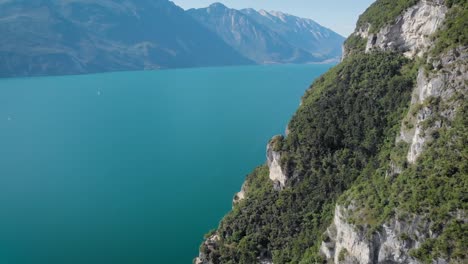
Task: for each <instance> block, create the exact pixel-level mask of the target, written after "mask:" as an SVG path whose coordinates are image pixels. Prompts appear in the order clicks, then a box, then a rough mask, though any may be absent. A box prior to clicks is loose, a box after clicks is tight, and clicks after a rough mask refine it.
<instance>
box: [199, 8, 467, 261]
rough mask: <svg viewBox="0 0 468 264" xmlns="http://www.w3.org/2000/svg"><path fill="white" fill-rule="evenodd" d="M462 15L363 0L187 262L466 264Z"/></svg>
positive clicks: (457, 11)
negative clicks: (330, 59) (210, 234)
mask: <svg viewBox="0 0 468 264" xmlns="http://www.w3.org/2000/svg"><path fill="white" fill-rule="evenodd" d="M467 12H468V4H467V3H466V1H442V0H432V1H429V0H427V1H426V0H419V1H417V0H407V1H403V0H402V1H390V0H378V1H376V2H375V3H374V4H373V5H372V6H371V7H370V8H369V9H368V10H367V11H366V13H364V14H363V15H362V16H361V18H360V21H359V22H358V26H357V29H356V32H355V33H353V34H352V35H351V36H350V38H349V39H348V40H347V41H346V43H345V46H344V56H343V60H342V63H341V64H340V65H338V66H337V67H335V68H333V69H332V70H331V71H330V72H329V73H327V74H325V75H324V76H322V77H321V78H319V79H318V80H317V81H316V82H315V83H314V84H313V85H312V87H311V89H309V90H308V91H307V92H306V94H305V95H304V97H303V98H302V104H301V106H300V107H299V109H298V111H297V113H296V114H295V116H294V117H293V118H292V120H291V122H290V124H289V126H288V135H287V136H286V137H281V136H280V137H275V138H273V139H272V141H270V143H269V144H268V146H267V166H263V167H260V168H258V169H257V170H255V171H254V172H253V173H252V174H251V175H250V176H249V177H248V178H247V180H246V183H245V184H244V186H243V192H242V199H239V200H238V202H237V203H236V204H235V205H234V208H233V211H232V212H231V213H229V214H228V215H227V216H226V217H225V219H223V221H222V222H221V224H220V226H219V228H218V230H217V231H216V236H217V241H216V242H215V243H214V244H215V245H216V246H213V243H212V244H210V246H209V247H208V246H207V244H206V242H205V244H203V245H202V247H201V249H202V253H203V254H200V257H199V258H198V259H197V261H198V262H199V263H323V262H329V263H465V262H466V261H467V254H466V252H468V249H467V244H466V234H467V230H468V217H467V215H466V209H467V208H468V204H467V200H466V186H467V184H468V182H467V181H468V167H467V165H466V164H467V163H466V161H467V156H466V153H467V147H468V141H467V140H468V103H467V100H466V98H467V96H468V87H467V84H468V72H467V64H468V63H467V59H468V52H467V51H468V41H467V39H468V32H467V27H466V19H465V18H466V16H467ZM239 197H240V196H239ZM209 241H211V242H212V240H209Z"/></svg>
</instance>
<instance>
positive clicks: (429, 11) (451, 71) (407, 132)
mask: <svg viewBox="0 0 468 264" xmlns="http://www.w3.org/2000/svg"><path fill="white" fill-rule="evenodd" d="M446 12H447V7H445V6H444V5H443V1H425V0H422V1H420V2H419V3H418V4H416V5H415V6H413V7H411V8H409V9H408V10H407V11H406V12H405V13H404V14H403V15H401V16H399V17H398V18H397V19H396V21H395V22H394V23H393V24H391V25H388V26H386V27H384V28H382V29H381V30H380V31H379V32H378V33H376V34H370V33H369V28H370V25H368V26H367V27H364V28H360V29H358V30H357V31H356V32H355V33H354V34H355V35H358V36H360V37H362V38H367V45H366V52H372V51H374V50H393V51H399V52H402V53H404V54H405V56H407V57H409V58H414V57H422V56H423V55H424V54H427V52H428V51H429V50H430V46H431V44H432V42H431V40H430V35H431V34H433V33H434V32H436V30H437V29H438V28H439V27H440V26H441V25H442V22H443V20H444V18H445V14H446ZM467 61H468V47H466V46H465V47H458V48H456V49H454V50H451V51H449V52H446V53H444V54H441V55H439V56H437V57H430V56H429V58H428V59H427V63H430V64H431V65H432V68H433V69H432V70H428V69H425V68H420V69H419V73H418V76H417V83H416V86H415V87H414V89H413V94H412V100H411V106H410V111H409V113H408V115H407V117H406V118H405V119H404V122H403V123H404V124H403V123H402V125H401V131H400V135H399V136H398V137H397V138H396V141H397V142H399V141H404V142H406V143H408V145H409V150H408V154H407V161H408V163H410V164H412V163H416V162H417V159H418V157H419V156H420V155H421V153H422V152H423V151H424V149H425V146H426V145H427V143H428V142H430V140H431V135H432V134H433V133H434V132H436V131H437V130H438V129H440V128H441V127H443V126H445V125H446V123H448V122H445V121H447V120H451V119H453V118H454V116H455V111H456V109H457V107H458V106H459V103H460V101H457V100H460V99H457V98H456V95H458V97H460V95H461V98H466V96H467V95H468V88H467V85H466V84H467V82H468V69H467V65H466V62H467ZM390 167H391V168H390V170H391V173H390V174H392V175H395V174H399V173H401V171H402V168H399V167H398V166H397V165H395V164H394V163H391V164H390ZM388 174H389V173H387V175H388ZM354 210H355V208H353V206H349V207H347V208H344V207H343V206H340V205H337V206H336V208H335V215H334V219H333V223H332V224H331V225H330V226H329V228H328V229H327V231H326V233H325V237H326V239H325V240H324V241H322V244H321V247H320V252H321V253H322V254H323V255H324V256H325V257H326V258H327V259H328V260H330V261H333V262H334V263H362V264H367V263H369V264H370V263H419V262H418V261H417V260H416V259H414V258H412V257H411V256H410V254H409V251H410V250H411V249H415V248H418V247H419V246H420V245H421V244H422V243H423V242H424V241H426V240H427V239H429V238H436V237H437V236H438V234H436V233H433V232H432V231H430V229H429V226H430V225H431V223H430V222H428V220H427V219H426V218H424V217H423V216H419V215H412V216H410V217H409V219H405V220H402V219H399V218H398V217H397V216H394V217H391V218H390V219H389V220H388V221H386V222H385V223H384V224H383V225H382V226H381V228H380V229H379V231H375V232H368V231H369V230H366V227H364V226H360V225H355V224H352V223H350V217H349V214H350V213H351V212H352V211H354ZM458 217H461V219H463V221H465V222H466V221H467V218H466V217H464V216H463V214H462V216H458ZM434 263H448V260H445V259H437V260H435V261H434Z"/></svg>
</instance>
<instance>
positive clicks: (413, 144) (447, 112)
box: [397, 47, 468, 163]
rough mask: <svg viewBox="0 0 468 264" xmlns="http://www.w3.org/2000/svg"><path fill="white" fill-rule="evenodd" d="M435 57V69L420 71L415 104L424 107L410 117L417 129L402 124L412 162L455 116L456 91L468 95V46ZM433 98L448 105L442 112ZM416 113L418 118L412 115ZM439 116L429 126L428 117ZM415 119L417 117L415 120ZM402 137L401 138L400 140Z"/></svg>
mask: <svg viewBox="0 0 468 264" xmlns="http://www.w3.org/2000/svg"><path fill="white" fill-rule="evenodd" d="M430 60H434V62H433V67H434V68H435V69H438V70H436V71H435V72H427V71H426V70H424V69H420V70H419V74H418V79H417V85H416V87H415V89H414V91H413V96H412V100H411V104H412V106H413V108H417V109H420V110H419V111H416V112H415V113H409V116H408V117H407V120H410V121H411V122H410V123H411V124H412V127H413V129H407V127H405V126H402V129H401V132H400V139H401V140H403V141H405V142H407V143H409V144H410V149H409V152H408V156H407V159H408V162H409V163H415V162H416V159H417V158H418V157H419V156H420V155H421V153H422V151H423V150H424V145H425V144H426V143H427V142H428V141H430V140H431V134H432V133H431V132H434V131H435V130H437V129H439V128H440V127H441V126H443V125H444V123H443V122H442V121H443V120H444V119H448V120H451V119H453V117H454V116H455V108H456V107H457V106H458V103H457V101H456V100H455V101H454V100H452V98H453V96H454V95H455V94H457V93H458V94H463V95H467V87H466V83H465V82H466V81H467V80H468V72H467V70H468V69H467V66H466V61H467V60H468V48H467V47H460V48H457V49H455V50H452V51H450V52H448V53H445V54H443V55H442V56H440V58H430ZM430 100H438V101H439V104H443V105H444V106H445V107H444V109H442V111H439V112H436V111H435V110H434V106H433V105H431V104H430V102H429V101H430ZM411 114H416V118H415V120H414V118H412V117H411V116H410V115H411ZM431 118H437V119H438V120H436V121H435V122H434V124H432V125H427V123H428V120H429V119H431ZM411 119H413V120H411ZM397 140H399V139H397Z"/></svg>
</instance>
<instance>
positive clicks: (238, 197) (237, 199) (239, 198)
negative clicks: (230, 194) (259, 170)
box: [232, 182, 246, 205]
mask: <svg viewBox="0 0 468 264" xmlns="http://www.w3.org/2000/svg"><path fill="white" fill-rule="evenodd" d="M245 192H246V186H245V182H244V184H242V188H241V190H240V192H238V193H236V194H235V195H234V199H233V200H232V204H233V205H234V204H236V203H238V202H240V201H242V200H244V199H245Z"/></svg>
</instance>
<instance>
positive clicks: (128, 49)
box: [0, 0, 253, 77]
mask: <svg viewBox="0 0 468 264" xmlns="http://www.w3.org/2000/svg"><path fill="white" fill-rule="evenodd" d="M0 21H1V23H0V34H1V36H2V41H1V42H0V77H6V76H28V75H55V74H58V75H61V74H79V73H92V72H103V71H119V70H141V69H159V68H175V67H196V66H223V65H241V64H251V63H253V62H252V61H250V60H248V59H246V58H245V57H243V56H241V55H240V54H238V53H237V52H236V51H234V50H233V49H232V48H231V47H229V46H228V45H226V44H225V43H224V42H223V41H222V40H221V39H219V38H218V37H217V36H216V35H215V34H213V33H212V32H211V31H209V30H207V29H206V28H205V27H203V26H201V25H200V24H199V23H197V22H196V21H195V20H194V19H193V18H192V17H191V16H189V15H187V14H186V13H185V11H184V10H183V9H181V8H179V7H178V6H176V5H175V4H173V3H172V2H170V1H167V0H141V1H140V0H139V1H129V0H119V1H112V0H96V1H88V0H67V1H59V0H37V1H24V0H20V1H13V0H3V1H0Z"/></svg>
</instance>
